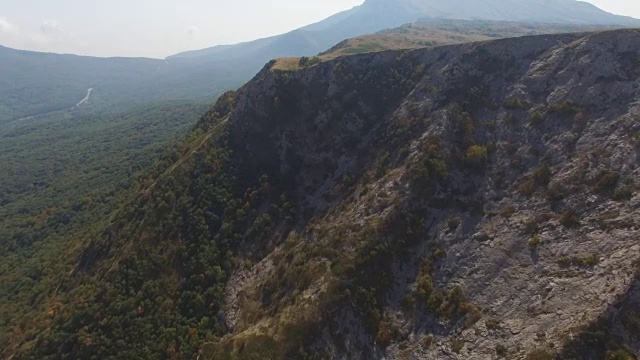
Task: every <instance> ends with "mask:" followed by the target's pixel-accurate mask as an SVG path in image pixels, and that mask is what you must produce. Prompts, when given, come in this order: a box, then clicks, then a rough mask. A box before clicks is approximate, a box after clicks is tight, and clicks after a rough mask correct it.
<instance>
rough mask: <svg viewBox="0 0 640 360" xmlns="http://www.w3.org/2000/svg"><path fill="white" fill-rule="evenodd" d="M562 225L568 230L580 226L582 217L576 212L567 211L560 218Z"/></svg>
mask: <svg viewBox="0 0 640 360" xmlns="http://www.w3.org/2000/svg"><path fill="white" fill-rule="evenodd" d="M560 224H562V226H564V227H566V228H572V227H578V226H580V217H579V216H578V215H577V214H576V213H575V212H574V211H567V212H565V213H564V214H562V216H561V217H560Z"/></svg>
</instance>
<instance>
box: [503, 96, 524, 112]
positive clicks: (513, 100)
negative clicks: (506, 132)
mask: <svg viewBox="0 0 640 360" xmlns="http://www.w3.org/2000/svg"><path fill="white" fill-rule="evenodd" d="M504 107H505V108H507V109H511V110H529V108H531V104H529V103H528V102H527V101H525V100H522V99H520V98H519V97H517V96H512V97H510V98H509V99H507V101H505V103H504Z"/></svg>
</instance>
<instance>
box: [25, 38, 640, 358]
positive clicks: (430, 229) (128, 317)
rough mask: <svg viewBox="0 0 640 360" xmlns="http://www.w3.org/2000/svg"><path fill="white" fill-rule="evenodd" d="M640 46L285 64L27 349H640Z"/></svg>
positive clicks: (454, 353)
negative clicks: (620, 316)
mask: <svg viewBox="0 0 640 360" xmlns="http://www.w3.org/2000/svg"><path fill="white" fill-rule="evenodd" d="M638 39H640V32H639V31H637V30H618V31H609V32H597V33H576V34H560V35H538V36H530V37H524V38H515V39H514V38H511V39H503V40H495V41H490V42H478V43H467V44H461V45H446V46H440V47H433V48H426V49H417V50H394V51H384V52H378V53H367V54H356V55H350V56H342V57H339V58H336V59H331V60H327V61H321V62H319V63H316V64H313V65H308V66H303V67H300V68H297V69H296V70H282V69H279V68H277V67H275V65H276V64H277V62H276V61H272V62H270V63H269V64H267V65H266V66H264V67H263V69H262V70H261V71H260V72H259V73H258V75H257V76H256V77H254V78H253V79H252V80H251V81H250V82H249V83H247V84H245V85H244V86H243V87H242V88H240V89H239V90H238V91H237V92H230V93H227V94H226V95H224V96H223V97H221V98H220V100H219V101H218V102H217V103H216V105H215V106H214V108H212V109H211V110H210V111H209V112H208V113H207V114H206V115H205V116H204V117H203V118H202V119H201V120H200V121H199V123H198V124H197V126H196V127H195V128H194V129H193V132H192V133H191V134H190V135H189V136H188V139H189V145H187V146H186V147H185V150H184V151H181V152H180V153H179V154H176V156H173V157H170V158H167V159H164V160H163V163H162V165H160V166H159V169H158V170H157V171H155V172H154V173H152V174H150V175H149V177H148V178H147V179H144V180H143V181H142V182H141V183H140V184H137V185H136V186H135V187H134V188H133V190H132V196H131V197H130V198H129V201H128V203H127V204H125V205H123V207H122V208H121V209H120V210H119V211H117V212H116V213H114V215H113V217H112V218H110V219H109V225H108V226H107V227H106V228H105V229H103V230H99V231H98V232H101V234H99V235H97V236H90V237H88V238H87V244H86V246H85V247H84V250H83V252H82V253H81V254H80V255H79V256H78V258H77V263H76V264H75V266H73V269H72V270H73V271H71V274H72V275H70V276H69V277H68V278H64V279H63V280H62V281H63V284H62V286H61V290H60V292H56V295H55V297H54V298H52V301H50V302H45V303H44V306H43V308H42V321H32V322H29V323H28V324H27V325H28V326H34V328H25V329H22V328H21V332H17V331H16V332H15V334H16V335H15V338H16V339H19V340H21V341H22V342H21V343H22V344H26V345H25V347H24V348H22V349H21V350H19V351H18V352H17V353H16V355H15V356H14V358H15V359H22V358H33V357H35V358H43V359H47V358H51V359H53V358H59V357H63V356H67V357H87V358H88V357H91V356H103V357H104V356H109V355H110V356H114V357H118V358H135V357H157V356H160V357H161V356H167V357H170V358H172V357H175V358H196V357H198V356H200V357H201V358H205V359H216V360H218V359H253V358H267V359H298V358H299V359H308V358H310V357H311V358H314V356H315V358H335V359H339V358H340V359H345V358H346V359H382V358H387V359H389V358H391V359H405V358H407V357H415V358H439V359H459V358H465V359H487V358H499V357H505V356H506V357H509V358H511V357H512V358H525V357H526V356H528V358H529V359H539V358H542V359H550V358H553V357H554V356H556V357H557V358H559V359H565V358H576V357H577V358H583V359H602V358H606V356H609V355H611V354H616V355H620V356H626V357H629V356H632V355H631V354H633V353H637V352H638V351H639V350H640V347H639V346H640V339H638V336H637V333H635V332H634V331H633V329H635V328H636V327H637V326H638V325H639V323H638V322H637V321H636V320H635V318H633V317H631V315H632V311H633V304H634V303H637V302H638V300H639V299H638V297H637V294H636V293H635V292H636V290H634V289H636V288H637V282H638V279H637V275H636V271H637V264H636V262H637V260H638V259H639V258H640V253H639V252H638V249H639V245H638V244H637V237H638V235H639V233H638V231H639V230H638V229H637V227H636V226H635V225H634V224H636V223H637V221H638V220H639V219H640V213H639V212H638V203H639V202H640V197H639V196H638V181H637V179H638V178H639V175H640V174H639V173H638V171H639V170H638V167H637V166H635V165H634V164H636V163H637V158H638V154H639V153H638V144H639V143H638V141H637V139H635V138H634V134H637V130H638V123H637V121H635V119H636V117H635V116H636V115H637V114H640V109H639V108H638V105H637V104H638V103H637V99H638V93H637V88H638V86H639V85H638V82H639V81H640V66H639V65H638V64H639V62H638V61H637V59H638V58H640V53H639V49H638V47H637V46H636V44H637V42H638ZM174 164H176V166H174ZM163 169H164V170H167V169H170V170H171V171H164V170H163ZM611 274H616V276H612V275H611ZM67 292H68V293H67ZM618 299H626V300H624V301H623V302H622V303H618V302H617V301H618ZM619 304H622V305H621V309H622V310H621V311H624V314H627V315H629V316H626V317H625V319H627V320H626V321H624V322H620V321H617V322H616V318H615V317H613V316H609V314H614V313H615V308H616V306H618V305H619ZM51 311H53V312H51ZM107 314H108V315H107ZM600 318H602V319H603V320H602V321H601V322H600V320H599V319H600ZM47 319H49V320H47ZM611 321H613V323H614V326H613V327H612V326H611V325H610V323H611ZM131 324H135V325H136V326H133V327H132V326H130V325H131ZM43 328H44V330H43ZM613 328H615V329H616V332H615V333H607V332H606V331H607V330H609V329H613ZM603 331H604V334H605V335H602V336H600V335H597V334H600V333H602V332H603ZM593 334H596V335H597V336H595V335H593ZM594 336H595V337H594ZM115 338H119V339H124V341H122V342H115V341H114V340H115ZM567 339H573V340H571V342H573V345H572V343H571V342H570V343H567ZM565 344H567V347H565V346H564V345H565ZM572 346H573V347H572ZM535 356H537V357H535ZM623 358H624V357H623Z"/></svg>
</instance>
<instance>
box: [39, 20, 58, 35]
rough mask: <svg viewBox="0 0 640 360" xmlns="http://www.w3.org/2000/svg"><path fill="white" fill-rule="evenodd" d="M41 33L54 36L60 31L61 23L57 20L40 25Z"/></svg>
mask: <svg viewBox="0 0 640 360" xmlns="http://www.w3.org/2000/svg"><path fill="white" fill-rule="evenodd" d="M40 31H42V32H43V33H45V34H53V33H57V32H58V31H60V23H59V22H58V21H56V20H53V19H51V20H47V21H45V22H43V23H42V25H40Z"/></svg>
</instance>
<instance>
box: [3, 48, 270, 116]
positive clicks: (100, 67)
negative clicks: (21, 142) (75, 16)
mask: <svg viewBox="0 0 640 360" xmlns="http://www.w3.org/2000/svg"><path fill="white" fill-rule="evenodd" d="M263 63H264V61H262V60H259V61H258V60H255V59H250V60H248V61H245V62H242V63H237V62H225V63H223V64H219V63H202V62H199V63H198V64H197V65H196V64H194V63H193V62H192V61H190V60H188V59H172V60H170V61H165V60H161V59H145V58H95V57H88V56H76V55H60V54H45V53H38V52H31V51H21V50H14V49H9V48H6V47H2V46H0V73H2V76H1V77H0V125H2V124H6V123H11V122H14V121H16V120H19V119H21V118H24V117H28V116H35V115H43V114H45V113H49V112H53V111H60V110H64V109H69V108H72V107H73V106H75V105H76V104H77V103H78V102H79V101H80V100H82V99H83V98H84V97H85V95H86V94H87V89H89V88H93V93H92V95H91V98H92V103H94V104H96V105H102V106H103V107H102V108H100V109H99V110H100V111H109V112H111V111H112V108H113V107H114V106H119V107H124V106H133V105H141V104H145V105H148V104H150V103H152V102H155V101H161V100H169V101H173V100H188V101H207V102H210V101H211V99H212V98H215V97H216V96H218V95H220V94H221V93H222V92H223V91H225V90H228V89H232V88H235V87H237V86H240V85H241V84H242V83H243V82H245V81H247V80H249V78H250V77H251V76H252V75H253V74H255V72H256V71H258V69H260V66H262V65H263Z"/></svg>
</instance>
